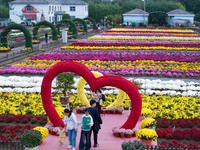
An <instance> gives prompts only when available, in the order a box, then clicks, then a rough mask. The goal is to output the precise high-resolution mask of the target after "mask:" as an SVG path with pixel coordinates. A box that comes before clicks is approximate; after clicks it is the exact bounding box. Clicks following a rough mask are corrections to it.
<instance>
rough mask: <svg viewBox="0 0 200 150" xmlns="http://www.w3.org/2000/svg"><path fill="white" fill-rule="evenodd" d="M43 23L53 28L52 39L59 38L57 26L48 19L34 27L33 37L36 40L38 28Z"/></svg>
mask: <svg viewBox="0 0 200 150" xmlns="http://www.w3.org/2000/svg"><path fill="white" fill-rule="evenodd" d="M41 25H44V26H48V27H50V28H51V30H52V40H58V36H57V30H56V27H55V26H54V25H53V24H52V23H50V22H48V21H41V22H38V23H37V24H36V25H35V27H34V28H33V39H34V40H38V29H39V28H40V26H41Z"/></svg>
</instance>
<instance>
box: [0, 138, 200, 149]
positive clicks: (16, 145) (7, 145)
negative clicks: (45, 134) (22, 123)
mask: <svg viewBox="0 0 200 150" xmlns="http://www.w3.org/2000/svg"><path fill="white" fill-rule="evenodd" d="M24 149H25V148H24V146H23V145H22V142H21V141H11V140H10V141H4V140H2V141H0V150H24ZM146 150H200V149H199V148H186V147H184V148H178V147H160V146H155V147H153V146H151V147H149V146H147V148H146Z"/></svg>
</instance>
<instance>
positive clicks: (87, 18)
mask: <svg viewBox="0 0 200 150" xmlns="http://www.w3.org/2000/svg"><path fill="white" fill-rule="evenodd" d="M84 20H89V21H90V22H92V24H93V29H94V30H96V29H97V25H96V22H95V20H94V19H93V18H91V17H86V18H84Z"/></svg>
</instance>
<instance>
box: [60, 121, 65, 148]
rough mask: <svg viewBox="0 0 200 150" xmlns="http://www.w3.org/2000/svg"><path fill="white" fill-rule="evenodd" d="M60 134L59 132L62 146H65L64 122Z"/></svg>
mask: <svg viewBox="0 0 200 150" xmlns="http://www.w3.org/2000/svg"><path fill="white" fill-rule="evenodd" d="M58 134H59V143H60V145H61V146H62V147H64V144H65V137H66V133H65V129H64V125H62V124H61V125H60V131H58Z"/></svg>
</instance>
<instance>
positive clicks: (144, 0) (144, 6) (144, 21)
mask: <svg viewBox="0 0 200 150" xmlns="http://www.w3.org/2000/svg"><path fill="white" fill-rule="evenodd" d="M142 1H144V24H145V1H146V0H142Z"/></svg>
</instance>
